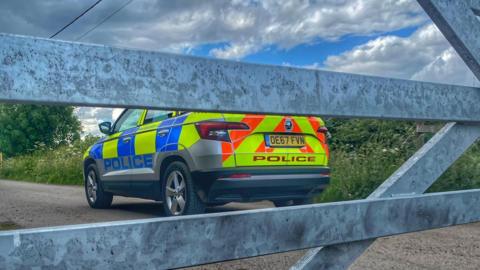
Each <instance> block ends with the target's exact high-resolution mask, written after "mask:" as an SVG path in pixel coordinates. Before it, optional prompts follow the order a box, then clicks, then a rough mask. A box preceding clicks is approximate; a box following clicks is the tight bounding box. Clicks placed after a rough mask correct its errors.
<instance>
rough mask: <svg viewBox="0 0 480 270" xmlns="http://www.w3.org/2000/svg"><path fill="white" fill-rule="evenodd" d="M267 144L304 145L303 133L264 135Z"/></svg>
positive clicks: (280, 145) (278, 145)
mask: <svg viewBox="0 0 480 270" xmlns="http://www.w3.org/2000/svg"><path fill="white" fill-rule="evenodd" d="M265 141H266V144H267V146H271V147H302V146H305V136H303V135H266V136H265Z"/></svg>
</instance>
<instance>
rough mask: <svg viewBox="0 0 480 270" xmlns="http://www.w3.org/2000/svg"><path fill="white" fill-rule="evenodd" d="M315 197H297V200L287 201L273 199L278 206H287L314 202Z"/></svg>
mask: <svg viewBox="0 0 480 270" xmlns="http://www.w3.org/2000/svg"><path fill="white" fill-rule="evenodd" d="M312 203H313V199H312V198H309V199H296V200H287V201H273V204H274V205H275V206H276V207H285V206H294V205H304V204H312Z"/></svg>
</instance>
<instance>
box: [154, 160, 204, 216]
mask: <svg viewBox="0 0 480 270" xmlns="http://www.w3.org/2000/svg"><path fill="white" fill-rule="evenodd" d="M162 175H163V176H162V181H161V182H162V192H163V194H162V200H163V209H164V211H165V215H167V216H180V215H194V214H201V213H204V212H205V204H204V203H203V202H202V201H201V200H200V198H199V197H198V195H197V187H196V186H195V183H194V182H193V178H192V175H191V173H190V170H189V169H188V167H187V165H185V163H183V162H180V161H175V162H172V163H171V164H170V165H168V166H167V169H166V170H165V173H163V174H162Z"/></svg>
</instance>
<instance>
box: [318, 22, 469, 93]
mask: <svg viewBox="0 0 480 270" xmlns="http://www.w3.org/2000/svg"><path fill="white" fill-rule="evenodd" d="M324 66H325V68H326V69H329V70H334V71H341V72H349V73H358V74H367V75H376V76H384V77H396V78H401V79H414V80H422V81H431V82H440V83H450V84H462V85H469V86H471V85H474V84H475V83H478V81H477V80H476V78H474V76H473V74H472V72H471V71H470V70H469V69H468V67H467V66H466V65H465V63H464V62H463V61H462V60H461V58H460V57H459V56H458V55H457V53H456V52H455V50H454V49H453V48H452V47H451V46H450V45H449V43H448V42H447V40H446V39H445V37H444V36H443V35H442V34H441V32H440V31H439V30H438V29H437V27H436V26H435V25H434V24H428V25H425V26H423V27H421V28H420V29H418V30H417V31H416V32H415V33H413V34H412V35H411V36H409V37H405V38H403V37H398V36H383V37H379V38H376V39H374V40H370V41H368V42H367V43H365V44H363V45H360V46H357V47H355V48H353V49H352V50H350V51H347V52H344V53H342V54H340V55H336V56H330V57H328V58H327V60H325V62H324ZM477 85H478V84H477Z"/></svg>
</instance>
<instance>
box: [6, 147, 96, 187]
mask: <svg viewBox="0 0 480 270" xmlns="http://www.w3.org/2000/svg"><path fill="white" fill-rule="evenodd" d="M95 139H96V138H87V139H86V140H79V141H76V142H75V143H73V144H72V145H68V146H60V147H58V148H56V149H40V150H37V151H35V152H33V153H31V154H27V155H22V156H17V157H12V158H9V159H7V160H5V161H4V162H3V164H2V167H1V168H0V178H6V179H12V180H22V181H30V182H36V183H47V184H63V185H81V184H83V180H82V179H83V176H82V159H83V153H84V152H85V151H86V150H87V148H88V147H89V146H90V145H91V144H92V143H93V141H94V140H95Z"/></svg>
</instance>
